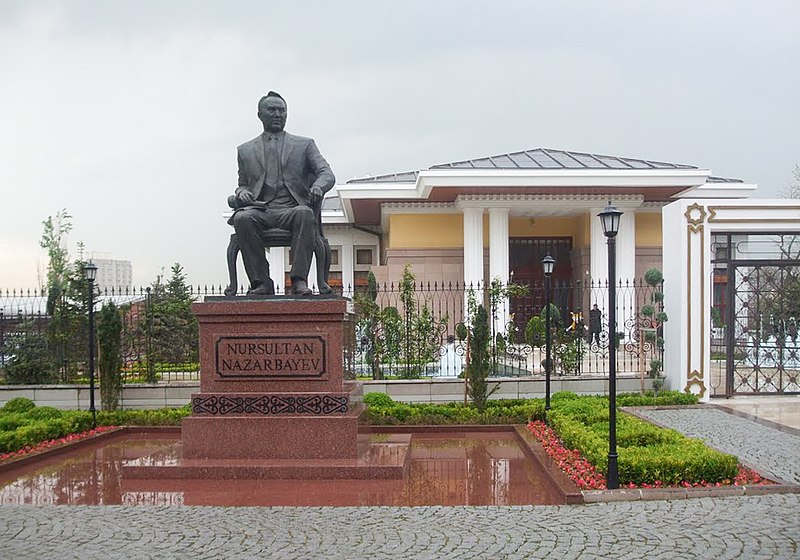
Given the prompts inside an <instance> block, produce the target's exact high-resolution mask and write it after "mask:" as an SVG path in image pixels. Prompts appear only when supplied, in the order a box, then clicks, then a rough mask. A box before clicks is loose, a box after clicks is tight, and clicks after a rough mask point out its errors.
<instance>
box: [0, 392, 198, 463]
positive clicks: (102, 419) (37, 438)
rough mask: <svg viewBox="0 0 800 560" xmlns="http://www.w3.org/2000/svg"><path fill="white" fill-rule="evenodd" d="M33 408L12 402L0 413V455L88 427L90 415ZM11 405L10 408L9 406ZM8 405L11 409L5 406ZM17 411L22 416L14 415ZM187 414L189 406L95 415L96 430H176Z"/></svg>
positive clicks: (18, 400)
mask: <svg viewBox="0 0 800 560" xmlns="http://www.w3.org/2000/svg"><path fill="white" fill-rule="evenodd" d="M23 401H28V403H30V405H33V401H30V399H13V400H11V401H9V402H8V403H6V406H4V407H3V408H2V409H0V453H10V452H14V451H18V450H20V449H22V448H24V447H26V446H34V445H36V444H38V443H41V442H42V441H48V440H51V439H58V438H62V437H65V436H68V435H70V434H74V433H80V432H85V431H86V430H90V429H91V427H92V415H91V414H90V413H89V412H87V411H85V410H58V409H57V408H53V407H51V406H38V407H37V406H33V407H30V406H28V403H25V402H23ZM12 403H13V404H12ZM9 405H11V406H9ZM18 410H21V411H22V412H16V411H18ZM190 413H191V409H190V407H189V405H186V406H184V407H182V408H161V409H158V410H119V411H115V412H98V413H97V425H98V426H179V425H180V423H181V420H182V419H183V418H184V417H186V416H188V415H189V414H190Z"/></svg>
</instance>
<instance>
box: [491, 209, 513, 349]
mask: <svg viewBox="0 0 800 560" xmlns="http://www.w3.org/2000/svg"><path fill="white" fill-rule="evenodd" d="M495 280H500V283H501V284H502V285H503V286H506V285H507V284H508V208H490V209H489V282H490V283H491V282H494V281H495ZM508 314H509V307H508V299H507V298H506V299H505V300H503V302H501V304H500V305H499V306H498V309H497V316H496V317H495V319H494V332H496V333H498V332H505V330H506V325H507V324H508Z"/></svg>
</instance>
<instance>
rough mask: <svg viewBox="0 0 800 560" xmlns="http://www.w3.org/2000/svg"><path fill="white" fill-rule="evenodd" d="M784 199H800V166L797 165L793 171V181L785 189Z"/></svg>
mask: <svg viewBox="0 0 800 560" xmlns="http://www.w3.org/2000/svg"><path fill="white" fill-rule="evenodd" d="M783 197H784V198H800V165H798V164H796V165H795V166H794V169H793V170H792V180H791V181H790V182H789V184H787V185H786V188H784V189H783Z"/></svg>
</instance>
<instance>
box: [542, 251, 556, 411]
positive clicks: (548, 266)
mask: <svg viewBox="0 0 800 560" xmlns="http://www.w3.org/2000/svg"><path fill="white" fill-rule="evenodd" d="M555 266H556V260H555V259H554V258H553V257H551V256H550V255H547V256H546V257H545V258H543V259H542V269H543V270H544V293H545V299H544V301H545V307H544V308H545V312H544V317H545V319H544V345H545V358H544V409H545V410H550V372H551V370H552V366H553V363H552V361H551V359H550V347H551V343H550V275H551V274H553V268H555Z"/></svg>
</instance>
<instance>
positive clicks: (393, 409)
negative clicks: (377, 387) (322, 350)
mask: <svg viewBox="0 0 800 560" xmlns="http://www.w3.org/2000/svg"><path fill="white" fill-rule="evenodd" d="M377 394H381V393H369V394H368V395H367V396H366V397H365V399H364V400H365V402H366V403H367V405H368V406H367V410H366V412H365V413H364V414H363V415H362V417H361V418H362V422H363V423H365V424H370V425H373V426H386V425H419V424H526V423H528V422H529V421H530V420H531V419H540V420H541V419H543V418H544V401H542V400H540V399H531V400H497V401H489V402H488V403H487V405H486V410H485V411H483V412H480V411H478V409H477V408H475V407H474V406H472V405H471V404H469V405H467V406H464V405H463V404H461V403H447V404H428V403H424V404H406V403H398V402H394V401H392V402H391V403H386V401H385V399H383V398H382V397H380V398H379V397H372V396H371V395H377ZM385 396H386V397H388V395H385ZM378 399H380V400H378ZM390 400H391V399H390ZM376 401H378V402H376ZM370 403H374V404H370Z"/></svg>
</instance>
